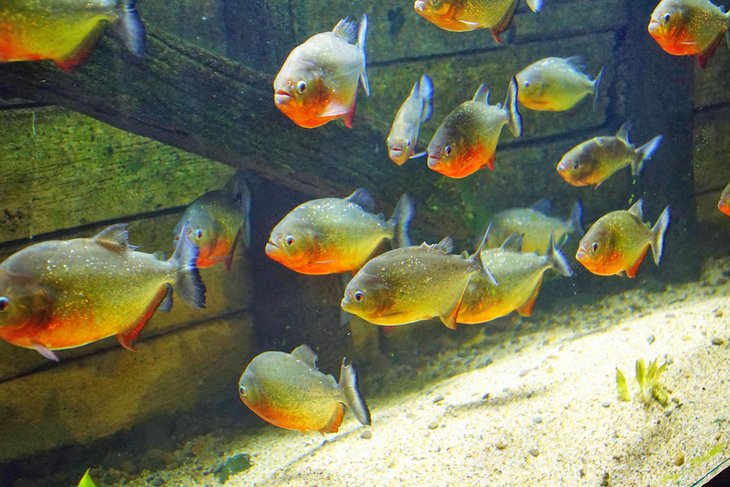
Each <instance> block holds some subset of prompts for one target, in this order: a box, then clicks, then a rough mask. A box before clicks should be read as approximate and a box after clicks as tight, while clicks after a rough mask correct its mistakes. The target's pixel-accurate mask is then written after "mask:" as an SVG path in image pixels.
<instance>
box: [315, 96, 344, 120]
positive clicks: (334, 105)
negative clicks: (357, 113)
mask: <svg viewBox="0 0 730 487" xmlns="http://www.w3.org/2000/svg"><path fill="white" fill-rule="evenodd" d="M350 110H351V108H350V107H348V106H346V105H343V104H342V103H339V102H336V101H334V100H333V101H331V102H329V103H328V104H327V106H326V107H325V109H324V110H323V111H322V113H320V114H319V117H321V118H324V117H341V116H343V115H347V113H348V112H350Z"/></svg>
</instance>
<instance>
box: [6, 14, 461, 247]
mask: <svg viewBox="0 0 730 487" xmlns="http://www.w3.org/2000/svg"><path fill="white" fill-rule="evenodd" d="M271 81H272V80H271V79H270V78H269V77H267V76H264V75H262V74H261V73H259V72H257V71H254V70H252V69H250V68H247V67H245V66H242V65H239V64H236V63H233V62H231V61H229V60H226V59H222V58H219V57H216V56H214V55H212V54H211V53H209V52H206V51H203V50H201V49H199V48H197V47H195V46H193V45H191V44H189V43H186V42H184V41H182V40H180V39H178V38H175V37H173V36H171V35H169V34H167V33H164V32H162V31H159V30H156V29H154V28H150V29H149V30H148V50H147V55H146V57H145V58H144V60H138V59H134V58H132V57H131V55H130V54H129V53H128V52H127V51H126V49H125V48H124V47H123V46H122V45H121V44H120V42H119V41H118V40H116V39H115V38H113V37H112V36H109V35H107V36H104V38H103V39H102V41H101V43H100V44H99V45H98V46H97V48H96V50H95V51H94V53H93V54H92V56H91V58H90V60H89V61H88V62H87V63H86V64H85V65H84V66H82V67H81V68H79V70H78V71H76V72H75V73H71V74H69V73H64V72H61V71H59V70H58V69H56V68H55V67H53V66H52V65H50V64H49V63H9V64H6V65H3V66H0V94H2V95H4V96H17V97H21V98H25V99H31V100H36V101H44V102H48V103H54V104H59V105H62V106H65V107H68V108H71V109H72V110H76V111H79V112H81V113H85V114H88V115H91V116H92V117H95V118H98V119H100V120H102V121H105V122H108V123H110V124H112V125H114V126H116V127H119V128H122V129H124V130H127V131H130V132H134V133H138V134H143V135H146V136H149V137H152V138H154V139H156V140H159V141H162V142H165V143H168V144H170V145H173V146H176V147H179V148H182V149H184V150H187V151H190V152H194V153H196V154H200V155H203V156H205V157H208V158H211V159H214V160H217V161H221V162H224V163H227V164H230V165H232V166H235V167H243V168H247V169H251V170H253V171H255V172H256V173H258V174H260V175H261V176H263V177H266V178H269V179H271V180H274V181H276V182H278V183H280V184H282V185H284V186H287V187H290V188H295V189H298V190H301V191H303V192H306V193H309V194H314V195H331V194H347V193H349V192H351V191H352V190H353V189H354V188H355V187H358V186H365V187H371V188H373V187H376V186H377V188H378V195H379V196H380V197H382V199H383V200H384V201H395V200H396V199H397V198H398V197H399V196H400V194H401V193H403V192H404V191H406V190H407V191H409V192H411V193H413V194H414V195H415V196H416V197H417V198H420V197H423V198H425V197H426V196H429V195H432V194H433V188H432V185H431V181H430V180H428V179H414V178H412V177H411V176H410V175H409V174H408V172H407V171H398V170H397V169H398V168H396V167H394V165H393V164H391V163H389V162H388V160H387V158H386V156H385V153H384V151H383V150H382V145H383V143H382V134H380V133H378V132H377V131H375V130H373V129H372V128H370V127H368V126H366V125H364V124H356V127H355V129H353V130H348V129H346V128H344V127H343V126H342V124H341V123H339V122H337V123H332V124H329V125H327V126H326V127H323V128H320V129H317V130H306V129H301V128H299V127H296V126H295V125H294V124H293V123H292V122H291V121H290V120H288V119H287V118H286V117H285V116H284V115H282V114H281V113H279V111H278V110H277V109H276V107H275V106H274V103H273V100H272V95H273V92H272V89H271ZM378 151H379V152H378ZM352 161H357V163H356V164H353V163H352ZM439 197H440V199H441V200H442V202H443V203H444V211H441V212H439V213H429V212H425V211H424V212H420V213H419V217H418V219H419V222H420V223H421V224H424V225H433V226H435V225H438V226H441V227H443V228H444V229H445V230H447V231H449V232H452V233H456V234H460V233H463V230H464V224H463V222H462V221H461V219H460V218H459V215H460V214H461V213H462V210H463V208H460V207H459V204H458V201H457V200H456V199H455V198H454V195H453V194H451V193H447V192H442V193H441V194H440V195H439Z"/></svg>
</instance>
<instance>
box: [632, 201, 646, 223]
mask: <svg viewBox="0 0 730 487" xmlns="http://www.w3.org/2000/svg"><path fill="white" fill-rule="evenodd" d="M629 213H631V214H632V215H634V216H635V217H636V218H638V219H639V220H640V221H644V200H641V199H640V200H639V201H637V202H636V203H634V204H633V205H632V206H631V208H629Z"/></svg>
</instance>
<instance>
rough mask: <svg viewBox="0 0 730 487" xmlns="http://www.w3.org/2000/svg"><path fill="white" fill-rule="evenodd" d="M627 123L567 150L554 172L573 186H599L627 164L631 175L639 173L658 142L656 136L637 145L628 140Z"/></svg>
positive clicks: (629, 126) (660, 137)
mask: <svg viewBox="0 0 730 487" xmlns="http://www.w3.org/2000/svg"><path fill="white" fill-rule="evenodd" d="M630 128H631V124H629V122H626V123H624V124H623V125H622V126H621V128H620V129H619V131H618V133H617V134H616V135H615V136H613V137H607V136H604V137H593V138H592V139H590V140H586V141H585V142H581V143H580V144H578V145H577V146H575V147H573V148H572V149H570V150H569V151H568V152H567V153H565V155H563V157H562V158H561V159H560V162H559V163H558V166H557V170H558V174H560V176H561V177H562V178H563V179H564V180H565V181H566V182H567V183H568V184H572V185H573V186H589V185H595V187H596V188H598V186H600V185H601V184H602V183H603V182H604V181H605V180H606V179H608V178H609V177H610V176H611V175H612V174H613V173H615V172H616V171H619V170H620V169H623V168H625V167H626V166H631V175H632V176H634V177H636V176H638V175H639V174H640V173H641V170H642V169H643V167H644V163H645V162H646V161H647V160H649V159H650V158H651V156H652V155H654V152H655V151H656V150H657V149H658V148H659V144H660V143H661V141H662V136H661V135H657V136H656V137H654V138H653V139H651V140H650V141H649V142H647V143H646V144H644V145H642V146H641V147H638V148H637V147H634V146H633V145H632V144H631V143H630V142H629V129H630Z"/></svg>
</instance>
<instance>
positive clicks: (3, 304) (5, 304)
mask: <svg viewBox="0 0 730 487" xmlns="http://www.w3.org/2000/svg"><path fill="white" fill-rule="evenodd" d="M9 307H10V300H9V299H8V298H6V297H5V296H2V297H0V311H5V310H6V309H8V308H9Z"/></svg>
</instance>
